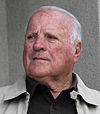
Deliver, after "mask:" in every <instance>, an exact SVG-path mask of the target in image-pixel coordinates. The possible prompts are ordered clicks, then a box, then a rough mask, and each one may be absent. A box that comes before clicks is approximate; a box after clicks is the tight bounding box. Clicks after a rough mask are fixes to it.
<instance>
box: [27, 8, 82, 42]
mask: <svg viewBox="0 0 100 114" xmlns="http://www.w3.org/2000/svg"><path fill="white" fill-rule="evenodd" d="M46 9H51V10H57V11H60V12H63V13H65V14H67V15H68V16H70V17H71V18H72V19H73V22H74V26H73V30H72V33H71V36H70V38H71V43H74V42H75V41H80V42H81V41H82V33H81V24H80V23H79V21H78V20H77V18H76V17H75V16H74V15H73V14H71V13H70V12H68V11H67V10H65V9H62V8H59V7H57V6H42V7H40V8H39V9H37V10H34V12H32V15H34V14H35V13H37V12H39V11H41V10H46ZM32 15H31V16H32ZM31 16H30V17H31ZM28 21H29V20H28ZM27 27H28V23H27V24H26V26H25V33H26V31H27Z"/></svg>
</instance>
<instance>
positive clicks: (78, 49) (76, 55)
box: [74, 41, 82, 63]
mask: <svg viewBox="0 0 100 114" xmlns="http://www.w3.org/2000/svg"><path fill="white" fill-rule="evenodd" d="M81 46H82V43H81V42H80V41H77V42H75V44H74V47H75V52H74V63H76V62H77V61H78V58H79V56H80V52H81Z"/></svg>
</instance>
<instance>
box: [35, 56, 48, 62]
mask: <svg viewBox="0 0 100 114" xmlns="http://www.w3.org/2000/svg"><path fill="white" fill-rule="evenodd" d="M33 60H45V61H47V60H48V59H47V58H44V57H33Z"/></svg>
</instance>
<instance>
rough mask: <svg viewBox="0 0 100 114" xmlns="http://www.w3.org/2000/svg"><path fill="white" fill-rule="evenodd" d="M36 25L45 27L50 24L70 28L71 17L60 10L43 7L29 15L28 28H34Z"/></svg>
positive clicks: (71, 23)
mask: <svg viewBox="0 0 100 114" xmlns="http://www.w3.org/2000/svg"><path fill="white" fill-rule="evenodd" d="M37 25H38V26H39V25H41V26H42V25H43V26H46V27H47V26H50V25H51V26H52V27H57V28H66V29H68V30H70V29H71V28H72V27H73V19H72V17H70V16H69V15H67V14H65V13H63V12H61V11H57V10H52V9H45V10H41V11H39V12H37V13H35V14H34V15H32V16H31V18H30V20H29V23H28V28H34V27H35V26H37Z"/></svg>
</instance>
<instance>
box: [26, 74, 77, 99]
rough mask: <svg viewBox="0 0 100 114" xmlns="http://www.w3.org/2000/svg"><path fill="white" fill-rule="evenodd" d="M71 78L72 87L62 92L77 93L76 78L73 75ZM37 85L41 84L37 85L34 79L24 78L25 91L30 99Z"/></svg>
mask: <svg viewBox="0 0 100 114" xmlns="http://www.w3.org/2000/svg"><path fill="white" fill-rule="evenodd" d="M72 77H73V81H72V85H71V86H70V88H68V89H66V90H64V91H69V92H70V91H72V90H75V91H77V78H76V76H75V74H72ZM38 85H42V84H39V83H38V82H37V81H35V80H34V79H32V78H30V77H29V76H26V89H27V91H28V93H29V94H30V97H32V96H33V94H34V91H35V89H36V87H37V86H38Z"/></svg>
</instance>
